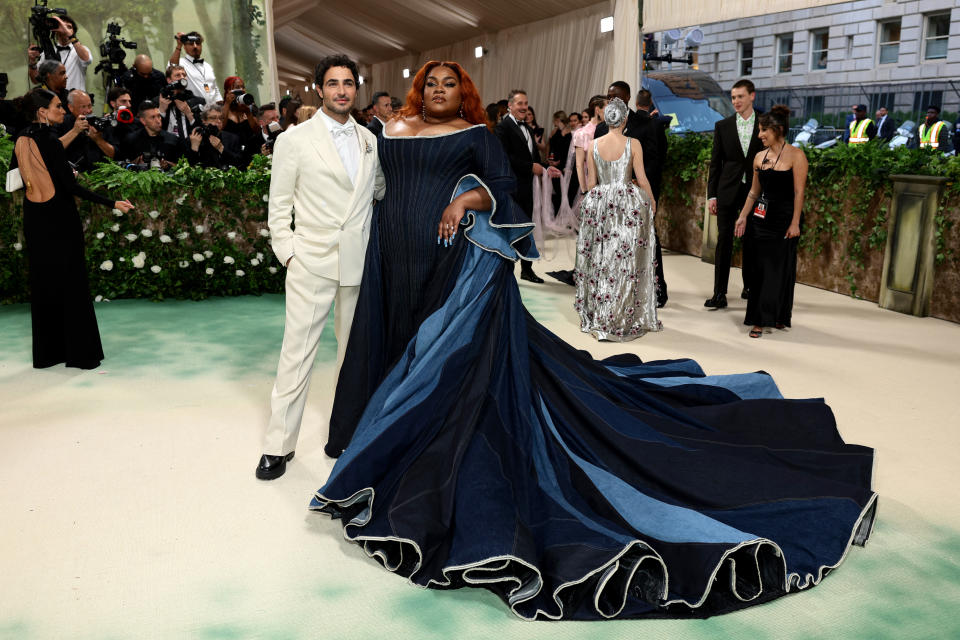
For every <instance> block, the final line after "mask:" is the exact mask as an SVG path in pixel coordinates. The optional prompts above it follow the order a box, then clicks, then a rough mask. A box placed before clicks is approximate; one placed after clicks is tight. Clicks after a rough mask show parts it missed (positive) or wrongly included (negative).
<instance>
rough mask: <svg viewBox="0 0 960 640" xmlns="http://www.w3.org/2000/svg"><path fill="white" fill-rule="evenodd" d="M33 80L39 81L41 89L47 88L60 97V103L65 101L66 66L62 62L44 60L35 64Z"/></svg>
mask: <svg viewBox="0 0 960 640" xmlns="http://www.w3.org/2000/svg"><path fill="white" fill-rule="evenodd" d="M33 77H34V78H36V80H34V82H39V83H40V88H41V89H48V90H50V91H52V92H54V93H55V94H57V97H58V98H60V103H61V104H66V103H67V68H66V67H64V66H63V63H62V62H57V61H56V60H44V61H43V62H41V63H40V64H39V65H38V66H37V70H36V74H34V76H33Z"/></svg>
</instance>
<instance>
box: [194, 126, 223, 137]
mask: <svg viewBox="0 0 960 640" xmlns="http://www.w3.org/2000/svg"><path fill="white" fill-rule="evenodd" d="M198 129H200V135H202V136H203V137H204V138H219V137H220V127H218V126H217V125H215V124H202V125H200V126H199V127H198Z"/></svg>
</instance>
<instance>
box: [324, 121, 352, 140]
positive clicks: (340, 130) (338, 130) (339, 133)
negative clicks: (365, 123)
mask: <svg viewBox="0 0 960 640" xmlns="http://www.w3.org/2000/svg"><path fill="white" fill-rule="evenodd" d="M356 133H357V130H356V128H355V127H354V126H352V125H349V124H345V125H343V126H341V127H334V128H333V131H331V132H330V135H332V136H333V139H334V140H336V139H337V138H341V137H343V138H350V137H352V136H354V135H356Z"/></svg>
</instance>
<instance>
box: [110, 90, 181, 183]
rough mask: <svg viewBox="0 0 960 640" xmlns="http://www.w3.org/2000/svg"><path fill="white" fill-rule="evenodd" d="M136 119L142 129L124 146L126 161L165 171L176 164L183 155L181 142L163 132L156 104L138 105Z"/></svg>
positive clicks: (147, 102) (170, 134)
mask: <svg viewBox="0 0 960 640" xmlns="http://www.w3.org/2000/svg"><path fill="white" fill-rule="evenodd" d="M137 117H138V119H139V121H140V124H141V125H142V129H141V130H140V131H138V132H137V133H134V134H133V135H131V136H130V137H129V138H128V139H127V141H126V144H125V145H124V148H125V149H126V154H125V155H126V158H125V159H126V160H128V161H129V162H131V163H133V164H135V165H140V166H139V167H138V168H146V166H150V167H154V168H159V169H167V168H169V167H170V166H172V165H174V164H176V163H177V161H178V160H179V159H180V157H181V156H182V155H183V154H184V151H185V148H184V143H183V141H182V140H180V139H179V138H177V136H175V135H173V134H172V133H168V132H166V131H164V130H163V123H162V122H161V120H160V109H158V108H157V105H156V103H154V102H150V101H149V100H148V101H146V102H144V103H143V104H141V105H140V109H139V110H138V112H137Z"/></svg>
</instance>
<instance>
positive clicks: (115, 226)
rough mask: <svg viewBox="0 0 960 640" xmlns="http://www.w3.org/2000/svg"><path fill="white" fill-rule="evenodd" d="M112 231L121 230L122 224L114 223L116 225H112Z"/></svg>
mask: <svg viewBox="0 0 960 640" xmlns="http://www.w3.org/2000/svg"><path fill="white" fill-rule="evenodd" d="M110 231H120V225H118V224H116V223H114V225H113V226H112V227H110Z"/></svg>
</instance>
